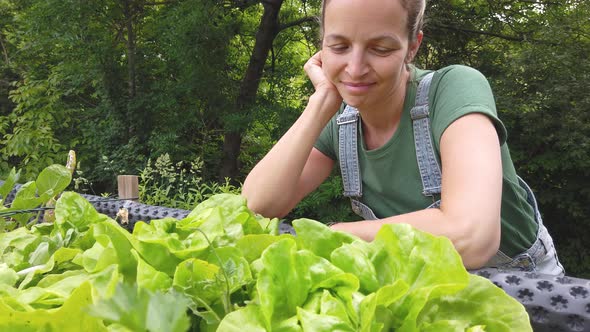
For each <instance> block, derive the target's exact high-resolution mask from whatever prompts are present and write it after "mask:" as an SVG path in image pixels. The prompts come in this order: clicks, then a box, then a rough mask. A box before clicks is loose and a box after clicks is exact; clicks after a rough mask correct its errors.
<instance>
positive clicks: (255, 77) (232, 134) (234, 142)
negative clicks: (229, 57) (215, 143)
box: [220, 0, 283, 179]
mask: <svg viewBox="0 0 590 332" xmlns="http://www.w3.org/2000/svg"><path fill="white" fill-rule="evenodd" d="M262 4H263V6H264V13H263V14H262V19H261V20H260V25H259V26H258V31H257V32H256V42H255V44H254V49H253V51H252V56H251V57H250V63H249V64H248V68H247V69H246V74H245V75H244V79H243V80H242V82H241V83H240V90H239V94H238V97H237V98H236V107H235V111H236V112H248V107H249V106H251V105H252V104H253V103H254V101H255V100H256V94H257V92H258V86H259V85H260V79H261V78H262V74H263V71H264V65H265V63H266V59H267V58H268V53H269V51H270V49H271V48H272V43H273V41H274V39H275V37H276V36H277V34H278V32H279V11H280V10H281V6H282V5H283V0H263V1H262ZM244 118H248V117H247V116H246V117H244ZM246 127H247V124H245V125H244V126H243V127H242V128H240V129H236V128H232V129H231V130H230V131H228V132H227V133H226V134H225V138H224V142H223V163H222V166H221V173H220V177H221V178H222V179H223V178H225V177H229V178H231V179H235V178H236V177H237V176H238V174H239V167H238V157H239V155H240V146H241V144H242V132H243V129H246Z"/></svg>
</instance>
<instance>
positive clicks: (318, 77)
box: [303, 51, 340, 97]
mask: <svg viewBox="0 0 590 332" xmlns="http://www.w3.org/2000/svg"><path fill="white" fill-rule="evenodd" d="M322 65H323V63H322V51H319V52H317V53H316V54H314V55H313V56H312V57H311V58H309V60H307V62H306V63H305V65H304V66H303V69H305V73H306V74H307V76H308V77H309V79H310V80H311V83H313V87H314V88H315V90H316V91H320V90H325V91H328V92H330V93H334V94H336V95H338V97H340V94H339V93H338V90H337V89H336V87H335V86H334V84H332V82H330V80H329V79H328V78H327V77H326V74H325V73H324V68H323V67H322Z"/></svg>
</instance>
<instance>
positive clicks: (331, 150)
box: [314, 114, 338, 161]
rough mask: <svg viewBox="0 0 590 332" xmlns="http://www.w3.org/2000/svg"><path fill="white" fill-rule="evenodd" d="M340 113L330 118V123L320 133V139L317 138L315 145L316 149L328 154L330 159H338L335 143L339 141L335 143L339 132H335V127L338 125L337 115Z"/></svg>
mask: <svg viewBox="0 0 590 332" xmlns="http://www.w3.org/2000/svg"><path fill="white" fill-rule="evenodd" d="M337 115H338V114H336V115H335V116H334V117H332V119H330V121H329V122H328V124H327V125H326V126H325V127H324V129H322V132H321V133H320V137H318V139H317V140H316V142H315V144H314V147H315V148H316V149H318V150H319V151H320V152H321V153H323V154H325V155H326V156H328V157H329V158H330V159H332V160H334V161H335V160H338V158H337V156H336V149H335V144H337V141H336V143H335V139H336V140H337V139H338V137H337V133H335V132H334V130H335V129H334V128H335V127H336V126H337V125H336V116H337Z"/></svg>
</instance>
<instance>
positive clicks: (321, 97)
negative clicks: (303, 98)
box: [308, 89, 342, 122]
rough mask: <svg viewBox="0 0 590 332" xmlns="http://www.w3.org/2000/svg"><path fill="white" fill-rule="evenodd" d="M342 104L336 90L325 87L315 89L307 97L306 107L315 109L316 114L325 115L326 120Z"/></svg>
mask: <svg viewBox="0 0 590 332" xmlns="http://www.w3.org/2000/svg"><path fill="white" fill-rule="evenodd" d="M341 104H342V97H340V95H339V94H338V91H330V90H326V89H321V90H317V91H316V92H314V93H313V94H312V95H311V96H310V97H309V103H308V107H311V108H313V109H315V110H316V112H317V114H319V115H321V116H322V118H324V117H325V120H326V122H327V121H328V120H329V119H331V118H332V116H334V114H336V112H338V109H339V108H340V105H341Z"/></svg>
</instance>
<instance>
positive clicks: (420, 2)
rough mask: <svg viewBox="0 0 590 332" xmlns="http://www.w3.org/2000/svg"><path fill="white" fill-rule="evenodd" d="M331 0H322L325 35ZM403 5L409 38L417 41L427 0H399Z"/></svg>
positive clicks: (321, 32) (322, 30) (322, 23)
mask: <svg viewBox="0 0 590 332" xmlns="http://www.w3.org/2000/svg"><path fill="white" fill-rule="evenodd" d="M328 1H329V0H322V12H321V20H320V35H321V37H322V38H323V37H324V18H325V16H326V4H327V3H328ZM398 1H400V2H401V4H402V7H403V8H404V9H405V10H406V11H407V12H408V25H407V28H408V33H409V35H408V39H409V40H410V42H414V41H416V38H417V37H418V33H419V32H420V30H422V26H423V25H424V9H425V8H426V0H398Z"/></svg>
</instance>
